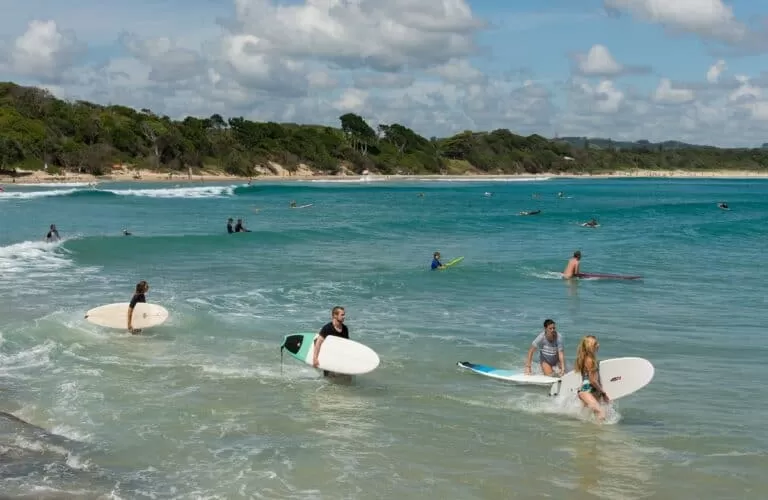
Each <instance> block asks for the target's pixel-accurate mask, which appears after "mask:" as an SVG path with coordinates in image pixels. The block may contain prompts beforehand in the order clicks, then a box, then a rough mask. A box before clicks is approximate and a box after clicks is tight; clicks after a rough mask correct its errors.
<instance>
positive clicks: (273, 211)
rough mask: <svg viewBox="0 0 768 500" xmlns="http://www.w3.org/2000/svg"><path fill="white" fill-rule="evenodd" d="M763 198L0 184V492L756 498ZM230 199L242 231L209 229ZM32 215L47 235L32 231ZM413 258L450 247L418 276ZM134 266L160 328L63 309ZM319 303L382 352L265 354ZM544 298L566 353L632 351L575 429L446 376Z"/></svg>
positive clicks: (425, 258)
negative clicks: (639, 377) (607, 405)
mask: <svg viewBox="0 0 768 500" xmlns="http://www.w3.org/2000/svg"><path fill="white" fill-rule="evenodd" d="M558 191H564V192H565V193H566V194H567V195H568V198H565V199H558V198H557V196H556V193H557V192H558ZM485 192H492V193H493V195H492V196H484V193H485ZM419 193H423V194H424V196H423V197H420V196H419ZM533 193H540V194H541V197H540V198H539V199H533V198H532V196H531V195H532V194H533ZM767 195H768V182H766V181H760V180H749V181H746V180H744V181H741V180H708V179H699V180H677V179H652V180H643V179H613V180H581V179H579V180H562V179H561V180H541V181H533V182H487V181H483V182H441V181H429V182H428V181H422V182H407V183H399V184H398V183H384V182H371V183H355V182H347V183H332V182H293V183H282V184H280V183H274V184H257V185H254V186H235V185H199V184H195V185H194V186H192V187H190V186H189V185H187V184H183V183H182V184H179V185H178V186H176V185H172V184H167V183H165V184H142V185H139V186H137V185H136V184H123V185H119V184H111V185H110V184H103V185H100V186H99V187H98V189H97V190H91V189H89V188H87V187H82V186H64V187H60V186H51V187H40V186H29V187H14V186H6V192H5V193H0V283H2V286H1V287H0V335H2V336H1V337H0V377H2V385H3V387H4V389H5V390H4V391H3V392H2V396H0V409H1V410H4V411H6V412H9V413H12V414H13V415H15V416H17V417H19V418H21V419H23V420H24V421H26V422H29V423H31V424H34V425H35V426H39V427H40V428H41V429H40V430H37V431H33V430H32V429H31V428H28V427H27V426H26V424H24V422H17V421H15V420H13V419H10V417H9V419H8V420H7V423H3V425H2V426H0V449H1V450H3V457H4V458H5V459H6V460H4V464H3V465H2V466H1V467H0V474H1V476H0V477H1V478H2V482H3V490H4V491H3V493H5V494H10V495H20V494H30V493H32V492H36V491H38V492H39V491H40V488H48V489H49V490H50V491H53V492H70V493H72V494H74V495H75V496H81V497H88V496H89V495H90V496H91V497H94V498H95V497H97V496H99V495H112V497H113V498H115V497H119V498H270V499H277V498H297V499H298V498H329V499H330V498H423V497H428V498H439V497H445V498H466V499H472V498H478V499H495V498H499V499H506V498H532V497H541V496H563V495H565V496H566V497H567V498H575V499H578V498H594V497H601V498H611V499H619V498H627V499H629V498H671V497H673V496H674V497H675V498H678V499H687V498H691V499H694V498H696V499H698V498H704V497H707V498H762V497H763V494H764V491H765V488H766V487H767V486H768V480H766V479H765V477H764V474H763V471H765V470H767V469H768V456H767V452H766V450H767V449H768V438H766V433H765V432H762V423H763V421H764V420H765V418H766V416H768V404H766V400H768V389H766V388H765V385H764V384H763V383H762V380H763V377H765V376H768V369H766V368H765V363H764V360H765V359H766V355H768V349H767V348H766V341H765V340H764V335H763V332H764V328H763V325H764V324H765V321H766V312H765V311H766V309H767V308H766V305H767V303H768V299H766V297H767V296H768V295H766V293H765V292H764V289H763V287H764V283H765V280H766V278H768V271H766V269H765V266H762V265H761V259H760V258H761V257H762V253H763V252H764V249H765V242H766V241H767V240H766V227H768V225H767V224H768V196H767ZM291 200H296V201H297V203H298V204H299V205H301V204H304V203H313V206H312V207H309V208H306V209H301V210H291V209H289V208H288V204H289V202H290V201H291ZM722 200H725V201H728V202H729V205H730V206H731V210H730V211H728V212H725V211H722V210H719V209H717V206H716V203H717V202H718V201H722ZM535 209H541V210H542V213H541V214H540V215H538V216H531V217H519V216H518V215H517V214H518V212H520V211H522V210H535ZM593 216H594V217H597V218H598V219H599V221H600V222H601V227H600V228H597V229H587V228H583V227H581V226H580V223H581V222H583V221H585V220H588V219H589V218H591V217H593ZM227 217H234V218H238V217H243V218H245V222H246V225H247V226H248V227H249V228H250V229H252V230H253V232H252V233H247V234H236V235H227V234H226V233H225V223H226V219H227ZM51 223H56V224H57V226H58V228H59V230H60V232H61V234H62V236H63V237H64V241H62V242H60V243H56V244H46V243H43V242H42V241H41V239H42V236H43V235H44V234H45V232H46V230H47V227H48V225H49V224H51ZM122 228H128V229H129V230H130V231H132V232H133V236H130V237H124V236H122V235H121V233H120V232H121V229H122ZM577 248H578V249H581V250H582V252H583V254H584V258H583V261H582V269H583V271H585V272H590V271H591V272H605V273H621V274H640V275H643V276H644V279H643V280H641V281H638V282H621V281H591V280H586V281H580V282H577V283H573V284H569V283H566V282H564V281H563V280H562V279H560V277H559V274H558V273H559V272H560V271H561V270H562V268H563V267H564V265H565V262H566V260H567V258H568V257H569V256H570V254H571V253H572V252H573V250H575V249H577ZM435 250H440V251H441V253H442V254H443V256H444V258H445V260H450V258H452V257H454V256H459V255H463V256H465V260H464V261H463V262H462V263H460V264H459V265H457V266H456V267H454V268H452V269H450V270H448V271H445V272H440V273H437V272H430V271H429V270H428V266H429V262H430V259H431V254H432V252H433V251H435ZM140 279H147V280H148V281H149V282H150V285H151V290H150V293H149V295H148V300H150V301H153V302H157V303H160V304H162V305H164V306H165V307H167V308H168V309H169V311H170V312H171V318H170V320H169V321H168V322H167V323H166V324H165V325H163V326H161V327H158V328H155V329H152V330H148V331H147V332H145V335H142V336H137V337H136V336H130V335H127V334H126V333H125V332H122V331H110V330H106V329H103V328H99V327H96V326H93V325H90V324H89V323H87V322H85V321H84V320H83V314H84V312H85V311H86V310H87V309H89V308H91V307H95V306H97V305H101V304H105V303H110V302H122V301H127V300H128V299H129V298H130V295H131V291H132V289H133V287H134V285H135V283H136V282H137V281H138V280H140ZM337 304H340V305H344V306H346V308H347V324H348V325H349V327H350V330H351V335H352V337H353V338H355V339H358V340H360V341H362V342H364V343H366V344H367V345H369V346H371V347H372V348H374V349H375V350H376V351H377V352H378V353H379V355H380V356H381V359H382V364H381V366H380V367H379V368H378V369H377V370H376V371H374V372H373V373H371V374H368V375H365V376H360V377H357V378H356V379H355V381H354V383H353V384H352V385H343V384H337V383H332V382H328V381H325V380H323V379H322V378H320V377H319V376H318V374H317V373H316V372H315V371H314V370H313V369H311V368H309V367H306V366H305V365H301V364H299V363H298V362H296V361H295V360H293V359H292V358H289V357H287V356H286V357H285V358H284V359H283V360H282V365H281V359H280V351H279V346H280V343H281V340H282V337H283V336H284V335H287V334H289V333H292V332H296V331H307V330H310V331H311V330H315V329H319V327H320V326H322V324H323V323H325V322H326V321H328V319H329V312H330V308H331V307H332V306H334V305H337ZM545 318H553V319H555V320H556V321H557V323H558V327H559V330H560V332H561V333H562V334H563V336H564V338H565V342H566V349H567V351H566V356H567V360H568V363H569V365H570V364H572V362H573V359H574V355H575V348H576V342H577V340H578V338H579V337H581V336H582V335H584V334H587V333H592V334H596V335H597V336H598V337H599V339H600V344H601V353H600V355H601V357H602V358H610V357H619V356H640V357H645V358H648V359H649V360H651V361H652V362H653V364H654V365H655V367H656V376H655V378H654V380H653V382H652V383H651V385H649V386H648V387H647V388H645V389H643V390H641V391H640V392H638V393H636V394H634V395H632V396H630V397H627V398H626V399H623V400H621V401H619V402H618V403H617V404H616V405H615V408H614V410H613V412H612V415H611V418H610V419H609V423H608V424H605V425H596V424H594V423H592V422H590V421H589V419H586V418H585V417H584V416H583V415H582V414H581V413H580V412H579V409H578V405H575V407H574V406H573V405H565V404H563V403H562V402H560V401H558V400H556V399H552V398H549V397H547V396H545V395H544V394H545V393H546V391H545V390H542V389H541V388H521V387H514V386H509V385H505V384H502V383H499V382H497V381H492V380H486V379H483V378H480V377H477V376H474V375H472V374H469V373H466V372H462V371H459V370H458V369H457V367H456V362H457V361H459V360H469V361H473V362H480V363H486V364H492V365H494V366H500V367H502V366H503V367H507V368H522V366H523V361H524V357H525V352H526V350H527V348H528V345H529V344H530V342H531V340H532V339H533V337H534V336H535V335H536V333H537V332H538V331H540V329H541V323H542V321H543V320H544V319H545ZM3 422H5V421H3ZM43 429H44V430H45V431H43ZM20 436H23V437H20Z"/></svg>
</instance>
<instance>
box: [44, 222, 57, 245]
mask: <svg viewBox="0 0 768 500" xmlns="http://www.w3.org/2000/svg"><path fill="white" fill-rule="evenodd" d="M60 239H61V236H59V230H58V229H56V224H51V227H50V229H49V230H48V234H46V235H45V241H46V242H48V243H50V242H52V241H58V240H60Z"/></svg>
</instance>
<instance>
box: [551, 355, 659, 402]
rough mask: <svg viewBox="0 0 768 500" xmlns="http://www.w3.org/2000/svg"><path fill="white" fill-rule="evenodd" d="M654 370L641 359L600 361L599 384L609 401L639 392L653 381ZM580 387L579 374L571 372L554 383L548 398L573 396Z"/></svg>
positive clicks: (649, 363)
mask: <svg viewBox="0 0 768 500" xmlns="http://www.w3.org/2000/svg"><path fill="white" fill-rule="evenodd" d="M654 372H655V369H654V368H653V365H652V364H651V362H650V361H648V360H647V359H643V358H612V359H606V360H603V361H600V383H601V384H602V386H603V389H604V390H605V392H606V393H607V394H608V397H609V398H611V400H616V399H621V398H623V397H625V396H629V395H630V394H632V393H634V392H637V391H639V390H640V389H642V388H643V387H645V386H646V385H648V384H649V383H650V382H651V380H653V375H654ZM579 387H581V374H580V373H578V372H576V371H571V372H569V373H566V374H565V375H563V377H562V378H561V379H560V380H559V381H558V382H557V383H555V384H554V385H553V386H552V388H551V389H550V392H549V394H550V396H558V397H560V396H571V395H573V396H575V395H576V394H577V392H578V390H579Z"/></svg>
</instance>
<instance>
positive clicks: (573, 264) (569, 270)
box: [563, 250, 581, 279]
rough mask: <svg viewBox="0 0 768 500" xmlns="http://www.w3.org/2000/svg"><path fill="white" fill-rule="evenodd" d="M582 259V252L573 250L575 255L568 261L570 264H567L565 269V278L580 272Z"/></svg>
mask: <svg viewBox="0 0 768 500" xmlns="http://www.w3.org/2000/svg"><path fill="white" fill-rule="evenodd" d="M580 261H581V252H580V251H579V250H576V251H575V252H573V257H571V260H569V261H568V265H567V266H565V271H563V278H565V279H570V278H573V277H574V276H576V275H577V274H579V262H580Z"/></svg>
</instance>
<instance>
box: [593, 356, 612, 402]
mask: <svg viewBox="0 0 768 500" xmlns="http://www.w3.org/2000/svg"><path fill="white" fill-rule="evenodd" d="M589 383H590V385H591V386H592V387H594V388H595V390H596V391H597V393H598V396H599V398H603V400H605V401H606V402H608V401H610V399H609V398H608V394H606V393H605V391H604V390H603V386H602V385H600V377H599V376H598V371H597V367H596V366H594V365H593V364H592V362H590V366H589ZM599 398H598V399H599Z"/></svg>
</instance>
